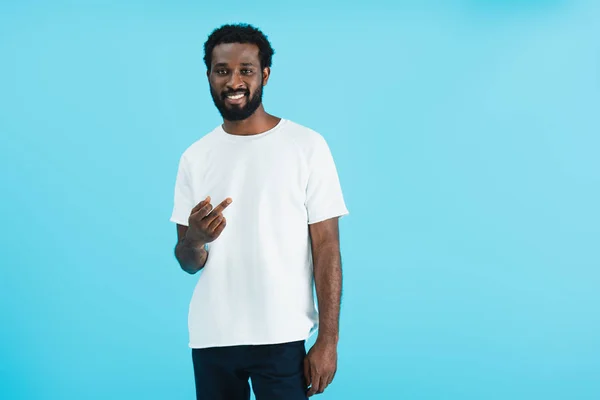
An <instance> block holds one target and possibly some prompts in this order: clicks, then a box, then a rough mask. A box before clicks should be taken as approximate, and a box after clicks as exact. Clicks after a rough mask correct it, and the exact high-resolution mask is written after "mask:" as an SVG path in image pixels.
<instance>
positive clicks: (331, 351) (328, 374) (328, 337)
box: [304, 218, 342, 396]
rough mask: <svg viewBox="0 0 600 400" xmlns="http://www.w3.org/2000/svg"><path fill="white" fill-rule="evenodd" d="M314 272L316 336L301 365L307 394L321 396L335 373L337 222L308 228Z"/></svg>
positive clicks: (339, 293) (339, 294) (338, 295)
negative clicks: (316, 308) (319, 394)
mask: <svg viewBox="0 0 600 400" xmlns="http://www.w3.org/2000/svg"><path fill="white" fill-rule="evenodd" d="M309 230H310V236H311V242H312V254H313V270H314V276H315V286H316V289H317V301H318V303H319V334H318V336H317V341H316V343H315V345H314V346H313V347H312V348H311V349H310V351H309V352H308V354H307V356H306V359H305V361H304V376H305V378H306V386H310V389H309V391H308V393H307V395H308V396H312V395H314V394H317V393H323V391H324V390H325V388H326V387H327V386H328V385H329V384H330V383H331V382H332V381H333V378H334V376H335V373H336V371H337V343H338V339H339V318H340V303H341V297H342V262H341V255H340V243H339V228H338V218H331V219H328V220H325V221H322V222H317V223H315V224H311V225H309Z"/></svg>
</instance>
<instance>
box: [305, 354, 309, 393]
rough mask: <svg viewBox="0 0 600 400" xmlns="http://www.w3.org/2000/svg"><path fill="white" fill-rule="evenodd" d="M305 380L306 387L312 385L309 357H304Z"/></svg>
mask: <svg viewBox="0 0 600 400" xmlns="http://www.w3.org/2000/svg"><path fill="white" fill-rule="evenodd" d="M304 382H305V383H306V387H309V386H310V363H309V362H308V358H304Z"/></svg>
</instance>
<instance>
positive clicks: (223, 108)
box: [210, 85, 262, 121]
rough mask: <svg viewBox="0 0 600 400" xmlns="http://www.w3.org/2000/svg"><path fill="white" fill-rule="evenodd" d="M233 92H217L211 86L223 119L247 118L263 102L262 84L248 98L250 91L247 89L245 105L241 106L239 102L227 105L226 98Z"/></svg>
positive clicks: (237, 119)
mask: <svg viewBox="0 0 600 400" xmlns="http://www.w3.org/2000/svg"><path fill="white" fill-rule="evenodd" d="M231 93H232V92H224V93H216V92H215V91H214V90H213V88H212V87H211V88H210V94H211V96H212V99H213V102H214V103H215V106H216V107H217V110H219V113H221V116H222V117H223V119H224V120H227V121H243V120H245V119H246V118H248V117H250V116H251V115H252V114H254V111H256V110H257V109H258V107H259V106H260V105H261V103H262V85H259V86H258V88H257V89H256V91H255V92H254V94H253V95H252V97H251V98H248V97H249V96H250V93H249V92H248V91H246V93H245V94H244V96H245V97H246V105H245V106H240V105H237V104H234V105H227V104H226V103H225V99H226V97H227V95H228V94H231Z"/></svg>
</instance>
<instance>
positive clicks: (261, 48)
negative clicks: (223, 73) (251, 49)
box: [204, 24, 275, 70]
mask: <svg viewBox="0 0 600 400" xmlns="http://www.w3.org/2000/svg"><path fill="white" fill-rule="evenodd" d="M223 43H251V44H255V45H257V46H258V58H259V59H260V67H261V68H267V67H269V68H270V67H271V62H272V59H273V54H275V51H274V50H273V47H271V43H269V40H268V39H267V36H265V34H264V33H262V32H261V31H260V29H258V28H255V27H253V26H252V25H249V24H228V25H223V26H221V27H220V28H217V29H215V30H214V31H212V33H211V34H210V36H209V37H208V39H207V40H206V42H205V43H204V63H205V64H206V68H207V69H208V70H210V66H211V63H212V52H213V49H214V48H215V46H217V45H219V44H223Z"/></svg>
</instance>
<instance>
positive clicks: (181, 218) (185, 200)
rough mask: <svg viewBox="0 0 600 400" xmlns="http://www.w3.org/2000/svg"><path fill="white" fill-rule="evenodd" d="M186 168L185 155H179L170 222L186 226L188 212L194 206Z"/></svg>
mask: <svg viewBox="0 0 600 400" xmlns="http://www.w3.org/2000/svg"><path fill="white" fill-rule="evenodd" d="M188 168H189V167H188V164H187V162H186V159H185V157H184V156H181V159H180V160H179V168H178V169H177V178H176V180H175V196H174V204H173V213H172V214H171V222H175V223H177V224H180V225H184V226H188V218H189V216H190V212H191V211H192V208H194V206H195V204H194V199H193V194H192V187H191V181H190V175H189V171H188Z"/></svg>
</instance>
